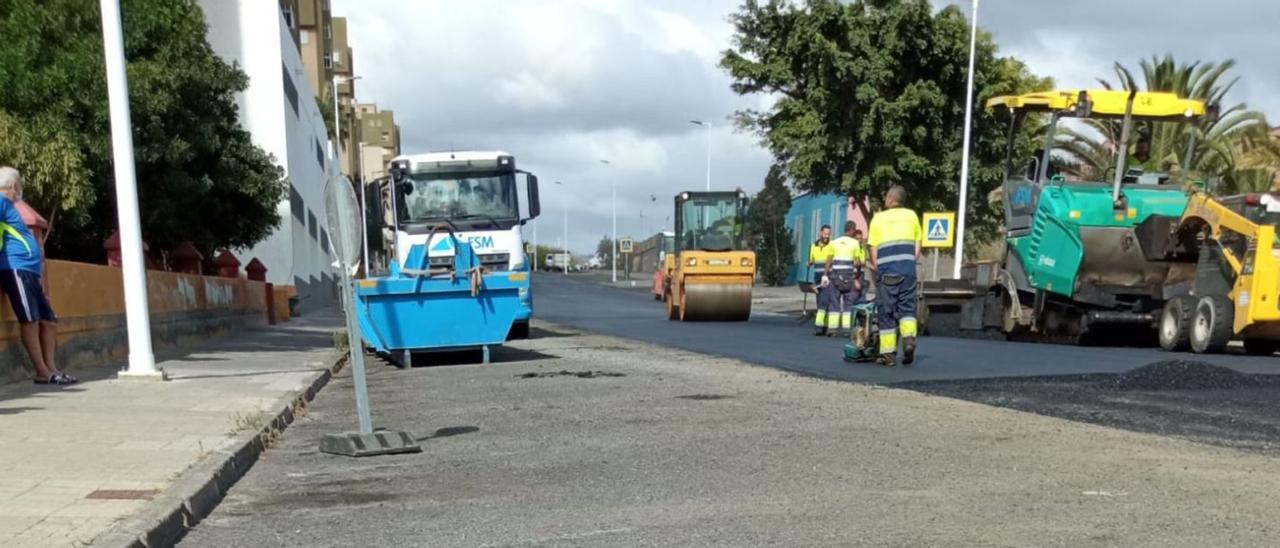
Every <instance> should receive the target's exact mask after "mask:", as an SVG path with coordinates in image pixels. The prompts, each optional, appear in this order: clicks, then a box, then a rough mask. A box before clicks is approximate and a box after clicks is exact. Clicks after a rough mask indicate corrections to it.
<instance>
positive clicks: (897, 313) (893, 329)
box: [876, 276, 916, 355]
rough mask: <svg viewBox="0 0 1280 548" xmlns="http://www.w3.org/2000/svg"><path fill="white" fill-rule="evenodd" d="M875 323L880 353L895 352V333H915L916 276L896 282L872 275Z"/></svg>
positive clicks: (896, 335)
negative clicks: (874, 292)
mask: <svg viewBox="0 0 1280 548" xmlns="http://www.w3.org/2000/svg"><path fill="white" fill-rule="evenodd" d="M876 325H877V326H878V327H879V328H880V353H881V354H889V355H893V354H897V353H898V336H899V335H901V336H902V338H907V337H915V336H916V278H915V276H905V277H902V281H901V282H899V283H897V284H892V285H890V284H887V283H885V282H884V278H883V276H880V277H877V278H876Z"/></svg>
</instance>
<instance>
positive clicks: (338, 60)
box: [333, 51, 342, 65]
mask: <svg viewBox="0 0 1280 548" xmlns="http://www.w3.org/2000/svg"><path fill="white" fill-rule="evenodd" d="M333 62H334V64H338V65H341V64H342V52H340V51H335V52H333Z"/></svg>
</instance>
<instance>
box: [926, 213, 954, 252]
mask: <svg viewBox="0 0 1280 548" xmlns="http://www.w3.org/2000/svg"><path fill="white" fill-rule="evenodd" d="M955 226H956V214H955V213H953V212H950V211H946V212H935V213H925V214H924V238H923V241H921V242H920V247H951V246H953V245H955V241H956V231H955Z"/></svg>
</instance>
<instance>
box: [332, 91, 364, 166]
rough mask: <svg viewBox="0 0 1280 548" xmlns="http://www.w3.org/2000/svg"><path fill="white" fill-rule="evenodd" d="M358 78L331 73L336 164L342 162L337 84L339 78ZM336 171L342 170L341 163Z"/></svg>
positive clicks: (340, 121) (334, 157)
mask: <svg viewBox="0 0 1280 548" xmlns="http://www.w3.org/2000/svg"><path fill="white" fill-rule="evenodd" d="M359 79H360V77H359V76H342V75H340V74H335V75H333V159H334V161H336V162H338V164H341V163H342V119H341V118H340V117H339V116H338V84H339V80H341V81H342V82H341V83H343V84H345V83H348V82H354V81H356V80H359ZM338 172H339V173H341V172H342V167H341V165H339V167H338Z"/></svg>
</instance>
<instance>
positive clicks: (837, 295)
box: [827, 270, 862, 329]
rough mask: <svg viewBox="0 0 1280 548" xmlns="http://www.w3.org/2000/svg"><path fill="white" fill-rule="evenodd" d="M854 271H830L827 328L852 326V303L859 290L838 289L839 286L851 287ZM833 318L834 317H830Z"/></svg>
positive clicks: (858, 294)
mask: <svg viewBox="0 0 1280 548" xmlns="http://www.w3.org/2000/svg"><path fill="white" fill-rule="evenodd" d="M853 276H854V271H852V270H832V271H831V285H830V286H829V287H830V288H831V311H830V312H828V313H827V327H828V328H829V329H835V328H836V327H839V328H840V329H849V328H850V327H852V326H853V305H854V304H855V303H857V302H858V297H859V296H860V295H861V293H862V292H861V291H858V290H857V289H850V290H849V291H840V290H839V289H837V287H839V286H844V287H849V288H852V287H853ZM832 318H834V319H832Z"/></svg>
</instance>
